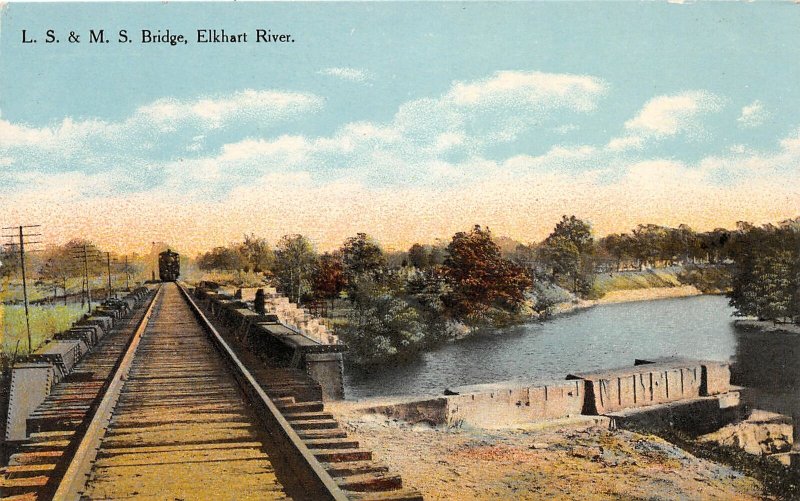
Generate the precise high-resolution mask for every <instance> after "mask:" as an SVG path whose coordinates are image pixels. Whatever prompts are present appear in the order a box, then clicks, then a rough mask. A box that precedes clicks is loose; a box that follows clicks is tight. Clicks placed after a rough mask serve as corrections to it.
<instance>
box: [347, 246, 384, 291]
mask: <svg viewBox="0 0 800 501" xmlns="http://www.w3.org/2000/svg"><path fill="white" fill-rule="evenodd" d="M341 254H342V266H343V269H344V275H345V277H346V278H347V282H348V284H353V283H355V281H356V279H357V278H359V277H361V276H362V275H365V274H368V275H370V276H372V277H377V276H378V275H380V274H381V273H383V272H384V271H385V267H386V259H385V257H384V255H383V251H382V250H381V248H380V246H379V245H378V244H377V242H375V240H374V239H373V238H372V237H370V236H369V235H367V234H366V233H358V234H356V236H354V237H350V238H348V239H347V240H346V241H345V242H344V244H343V245H342V249H341Z"/></svg>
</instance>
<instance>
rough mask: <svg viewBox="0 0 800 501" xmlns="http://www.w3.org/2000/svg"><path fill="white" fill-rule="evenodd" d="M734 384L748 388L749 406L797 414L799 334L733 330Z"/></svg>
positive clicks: (798, 401)
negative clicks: (734, 331)
mask: <svg viewBox="0 0 800 501" xmlns="http://www.w3.org/2000/svg"><path fill="white" fill-rule="evenodd" d="M735 335H736V354H735V359H734V364H733V367H732V372H733V374H732V378H731V379H732V382H733V384H737V385H741V386H745V387H747V390H746V391H745V392H744V399H745V401H746V403H748V404H749V405H750V406H752V407H755V408H759V409H766V410H771V411H774V412H781V413H785V414H797V413H798V412H800V396H798V394H797V388H800V335H797V334H787V333H760V332H757V331H753V330H746V329H736V333H735Z"/></svg>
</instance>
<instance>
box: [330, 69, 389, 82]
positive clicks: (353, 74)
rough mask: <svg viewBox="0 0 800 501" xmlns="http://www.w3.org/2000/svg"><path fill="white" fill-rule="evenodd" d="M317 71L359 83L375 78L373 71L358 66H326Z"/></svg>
mask: <svg viewBox="0 0 800 501" xmlns="http://www.w3.org/2000/svg"><path fill="white" fill-rule="evenodd" d="M317 73H319V74H320V75H327V76H331V77H336V78H341V79H342V80H348V81H350V82H357V83H366V82H367V81H369V80H373V79H374V78H375V77H374V76H373V75H372V72H370V71H368V70H362V69H358V68H325V69H322V70H319V71H318V72H317Z"/></svg>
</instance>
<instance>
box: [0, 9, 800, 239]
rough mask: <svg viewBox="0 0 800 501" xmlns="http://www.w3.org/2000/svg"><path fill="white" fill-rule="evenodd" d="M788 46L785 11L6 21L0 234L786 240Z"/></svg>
mask: <svg viewBox="0 0 800 501" xmlns="http://www.w3.org/2000/svg"><path fill="white" fill-rule="evenodd" d="M798 26H800V5H796V4H791V3H748V4H746V3H701V4H672V3H652V2H647V3H644V2H642V3H640V2H625V3H586V2H576V3H570V2H559V3H545V2H510V3H504V2H491V3H477V2H468V3H461V2H446V3H416V2H403V3H393V2H381V3H374V2H355V3H348V2H342V3H333V2H331V3H224V4H219V3H218V4H189V3H146V4H144V3H114V4H104V3H100V4H98V3H88V4H87V3H66V4H18V3H12V4H6V5H4V6H3V7H0V223H2V224H1V225H2V226H12V225H17V224H41V225H43V226H42V233H44V235H45V237H44V238H45V239H46V240H47V241H49V242H53V243H60V242H64V241H66V240H68V239H70V238H74V237H85V238H90V239H92V240H93V241H94V242H95V243H97V244H98V245H100V246H101V247H105V248H111V249H112V250H116V251H120V252H129V251H144V250H147V249H149V246H150V243H151V242H153V241H163V242H168V243H170V244H171V245H172V246H173V247H175V248H177V249H178V250H180V251H182V252H187V253H196V252H198V251H201V250H205V249H209V248H211V247H214V246H217V245H224V244H226V243H229V242H232V241H237V240H241V239H242V236H243V234H245V233H251V232H253V233H256V234H257V235H261V236H265V237H267V238H268V239H269V240H270V241H273V242H274V241H275V240H277V239H278V238H279V237H280V236H281V235H284V234H291V233H302V234H305V235H307V236H309V237H310V238H311V240H312V241H313V242H314V243H315V244H316V245H317V246H318V247H319V248H320V250H325V249H330V248H333V247H336V246H338V245H340V244H341V242H342V241H343V240H344V239H345V238H347V237H348V236H352V235H354V234H355V233H356V232H366V233H369V234H371V235H373V236H374V237H375V238H377V239H378V240H379V241H380V242H382V243H383V244H384V246H385V247H387V248H390V249H404V248H407V247H408V246H409V245H410V244H411V243H413V242H422V243H432V242H434V241H436V240H437V239H442V240H444V241H447V240H449V238H450V236H452V234H453V233H455V232H456V231H463V230H467V229H469V228H470V227H472V226H473V225H474V224H481V225H483V226H488V227H489V228H491V230H492V231H493V233H494V234H496V235H505V236H509V237H512V238H515V239H517V240H520V241H522V242H533V241H538V240H541V239H542V238H544V237H545V236H546V235H547V234H548V233H549V232H550V231H551V230H552V228H553V226H554V225H555V223H556V222H557V220H558V219H559V218H560V217H561V215H562V214H575V215H576V216H578V217H580V218H583V219H585V220H588V221H590V222H591V223H592V225H593V228H594V230H595V232H596V234H597V235H604V234H607V233H610V232H620V231H627V230H630V229H631V228H633V227H634V226H635V225H637V224H639V223H655V224H664V225H671V226H677V225H678V224H681V223H686V224H689V225H690V226H692V227H693V228H695V229H697V230H707V229H712V228H714V227H720V226H722V227H732V226H733V225H734V224H735V223H736V221H739V220H746V221H751V222H755V223H763V222H768V221H779V220H781V219H785V218H789V217H796V216H798V215H800V183H798V174H800V115H798V111H800V86H798V85H797V82H798V81H800V78H799V77H800V63H798V61H800V30H798V29H797V27H798ZM48 29H52V30H54V33H55V38H57V39H58V43H55V42H54V43H49V44H48V43H45V37H46V31H47V30H48ZM100 29H103V30H105V36H106V37H107V38H109V39H110V42H109V43H99V44H98V43H89V35H88V32H89V30H95V31H97V30H100ZM121 29H125V30H127V32H128V34H129V37H130V38H131V40H132V41H131V42H129V43H128V42H125V43H119V42H118V38H117V33H118V32H119V30H121ZM199 29H216V30H218V31H219V30H222V29H224V30H225V31H226V33H228V34H237V33H247V34H248V42H246V43H228V44H225V43H197V42H196V37H197V30H199ZM257 29H264V30H271V32H272V33H275V34H286V35H288V37H287V39H290V40H292V41H291V42H284V43H274V42H270V43H263V42H262V43H256V42H255V30H257ZM22 30H26V39H36V40H37V43H23V37H22ZM141 30H150V31H152V32H153V33H157V32H158V31H159V30H160V31H161V33H162V34H164V33H166V31H167V30H169V32H170V34H172V35H176V34H183V35H184V36H185V37H186V39H187V40H188V43H186V44H182V43H179V44H177V45H174V46H173V45H170V44H168V43H141ZM70 32H73V33H75V34H78V35H79V36H80V42H79V43H71V42H70V41H69V34H70Z"/></svg>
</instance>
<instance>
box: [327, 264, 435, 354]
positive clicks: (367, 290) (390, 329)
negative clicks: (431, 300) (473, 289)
mask: <svg viewBox="0 0 800 501" xmlns="http://www.w3.org/2000/svg"><path fill="white" fill-rule="evenodd" d="M351 287H352V301H353V308H352V309H351V310H350V312H349V313H348V323H347V326H346V327H345V328H344V329H343V330H342V331H341V336H342V339H343V340H344V341H345V343H346V344H347V346H348V348H349V354H350V356H351V357H352V358H353V359H354V360H355V361H356V362H357V363H361V364H369V363H377V362H381V361H387V360H392V359H397V358H406V357H409V356H411V355H413V354H415V353H417V352H418V351H420V349H422V347H423V346H424V345H425V339H426V325H425V324H424V323H423V322H422V321H421V317H420V313H419V312H418V311H417V310H416V309H415V308H413V307H412V306H411V305H410V304H409V303H408V302H407V301H406V300H405V299H403V298H399V297H395V296H394V295H392V294H391V292H390V291H388V290H387V289H386V287H385V286H384V285H383V284H381V283H379V282H376V281H375V279H374V278H373V277H371V276H369V275H368V274H363V275H361V276H359V277H358V278H356V279H355V281H354V283H352V284H351Z"/></svg>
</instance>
